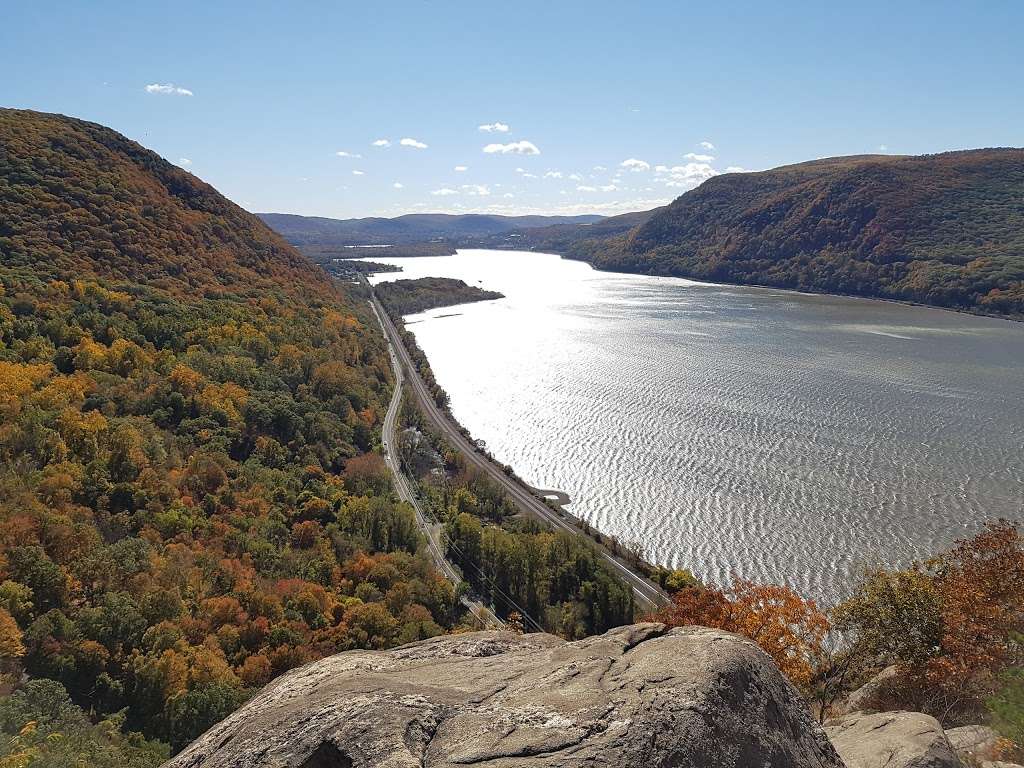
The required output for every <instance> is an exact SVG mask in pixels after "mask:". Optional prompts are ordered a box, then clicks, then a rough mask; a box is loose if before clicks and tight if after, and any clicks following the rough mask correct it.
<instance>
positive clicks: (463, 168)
mask: <svg viewBox="0 0 1024 768" xmlns="http://www.w3.org/2000/svg"><path fill="white" fill-rule="evenodd" d="M455 170H456V172H458V173H463V172H464V171H468V170H469V166H468V165H456V166H455Z"/></svg>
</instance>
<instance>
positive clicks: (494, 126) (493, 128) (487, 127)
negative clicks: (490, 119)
mask: <svg viewBox="0 0 1024 768" xmlns="http://www.w3.org/2000/svg"><path fill="white" fill-rule="evenodd" d="M477 130H480V131H483V132H484V133H508V125H506V124H505V123H486V124H484V125H478V126H477Z"/></svg>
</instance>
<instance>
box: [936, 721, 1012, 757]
mask: <svg viewBox="0 0 1024 768" xmlns="http://www.w3.org/2000/svg"><path fill="white" fill-rule="evenodd" d="M946 738H947V739H949V744H950V746H952V747H953V751H954V752H956V753H957V755H959V757H960V759H961V760H962V761H970V760H973V761H974V762H978V763H980V762H982V761H985V760H992V759H993V758H994V757H995V754H996V748H997V747H998V746H999V734H998V733H996V732H995V731H994V730H992V729H991V728H989V727H988V726H987V725H963V726H961V727H959V728H950V729H949V730H947V731H946Z"/></svg>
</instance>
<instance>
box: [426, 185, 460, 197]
mask: <svg viewBox="0 0 1024 768" xmlns="http://www.w3.org/2000/svg"><path fill="white" fill-rule="evenodd" d="M430 194H432V195H436V196H437V197H447V196H448V195H457V194H459V192H458V190H456V189H450V188H448V187H441V189H435V190H434V191H433V192H431V193H430Z"/></svg>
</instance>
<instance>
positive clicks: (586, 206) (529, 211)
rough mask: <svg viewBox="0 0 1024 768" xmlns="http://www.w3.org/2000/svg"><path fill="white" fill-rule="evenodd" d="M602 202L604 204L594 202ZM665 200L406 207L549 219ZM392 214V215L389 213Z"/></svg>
mask: <svg viewBox="0 0 1024 768" xmlns="http://www.w3.org/2000/svg"><path fill="white" fill-rule="evenodd" d="M599 200H604V202H598V201H599ZM671 200H672V198H671V197H670V196H666V197H636V198H627V199H614V198H613V199H610V200H609V199H607V198H596V199H595V198H590V199H587V200H582V201H581V200H578V199H577V200H573V199H572V198H570V199H568V200H565V201H563V202H560V203H558V204H555V205H538V204H527V203H525V202H520V201H518V200H517V201H515V202H508V201H505V200H502V198H495V197H489V198H475V199H474V201H473V203H474V204H472V205H463V204H461V203H456V202H454V201H453V202H451V204H449V205H444V204H439V201H438V202H435V203H434V204H430V203H414V204H413V205H410V206H409V209H413V210H426V209H429V210H432V211H434V212H436V213H488V214H498V215H503V216H528V215H534V214H540V215H549V216H576V215H579V214H584V213H600V214H604V215H609V216H610V215H614V214H617V213H627V212H629V211H648V210H650V209H651V208H656V207H658V206H660V205H665V204H666V203H669V202H671ZM389 215H394V214H389Z"/></svg>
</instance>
